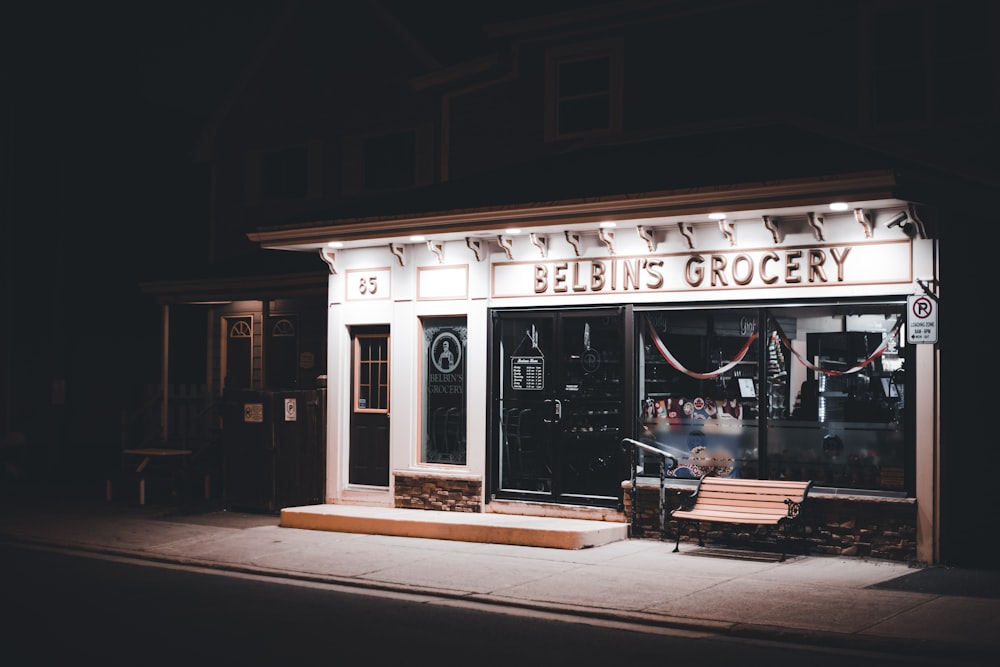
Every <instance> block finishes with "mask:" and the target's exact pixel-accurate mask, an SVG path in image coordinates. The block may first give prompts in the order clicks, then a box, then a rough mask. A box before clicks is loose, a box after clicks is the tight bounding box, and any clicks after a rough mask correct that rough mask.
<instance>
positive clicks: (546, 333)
mask: <svg viewBox="0 0 1000 667" xmlns="http://www.w3.org/2000/svg"><path fill="white" fill-rule="evenodd" d="M498 326H499V331H498V339H499V351H498V353H499V364H498V367H499V368H498V370H499V376H500V377H499V378H498V382H499V386H498V388H497V390H498V393H499V396H500V401H499V406H498V407H499V415H500V488H501V489H509V490H514V491H521V492H526V493H528V494H539V495H548V494H550V493H551V491H552V480H553V458H552V453H553V450H552V444H553V443H552V437H551V435H552V431H553V423H554V422H553V419H554V418H555V413H554V409H555V408H554V403H553V402H552V401H551V400H550V399H549V394H550V393H551V391H552V363H553V359H552V357H551V354H550V352H551V351H552V349H553V345H554V319H553V318H552V317H551V316H548V317H546V316H542V315H538V316H536V317H531V316H509V317H502V318H500V319H499V325H498Z"/></svg>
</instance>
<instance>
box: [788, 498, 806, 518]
mask: <svg viewBox="0 0 1000 667" xmlns="http://www.w3.org/2000/svg"><path fill="white" fill-rule="evenodd" d="M785 504H786V505H788V515H787V518H789V519H794V518H796V517H798V515H799V512H801V511H802V503H800V502H798V501H795V500H792V499H791V498H785Z"/></svg>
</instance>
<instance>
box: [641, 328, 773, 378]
mask: <svg viewBox="0 0 1000 667" xmlns="http://www.w3.org/2000/svg"><path fill="white" fill-rule="evenodd" d="M646 325H647V328H648V329H649V337H650V340H651V341H652V342H653V345H654V346H655V347H656V351H657V352H659V353H660V356H662V357H663V358H664V359H666V361H667V363H668V364H670V365H671V366H673V367H674V368H676V369H677V370H679V371H680V372H681V373H684V374H685V375H688V376H690V377H693V378H698V379H699V380H709V379H711V378H715V377H719V376H720V375H723V374H725V373H728V372H729V371H730V370H732V369H733V367H734V366H736V364H738V363H739V362H741V361H743V357H745V356H747V351H749V349H750V344H751V343H753V342H754V340H755V339H756V338H757V332H756V331H755V332H753V333H752V334H750V338H748V339H747V342H746V343H744V344H743V347H742V348H741V349H740V351H739V352H737V353H736V356H735V357H733V360H732V361H730V362H729V363H728V364H726V365H725V366H722V367H721V368H718V369H716V370H714V371H711V372H708V373H698V372H696V371H689V370H688V369H686V368H684V366H683V365H682V364H681V362H679V361H677V359H675V358H674V355H672V354H670V350H668V349H667V346H666V345H664V344H663V341H661V340H660V337H659V336H658V335H657V334H656V329H654V328H653V325H652V323H650V322H649V321H648V320H647V321H646Z"/></svg>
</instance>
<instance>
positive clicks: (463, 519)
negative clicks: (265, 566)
mask: <svg viewBox="0 0 1000 667" xmlns="http://www.w3.org/2000/svg"><path fill="white" fill-rule="evenodd" d="M279 525H280V526H282V527H285V528H304V529H307V530H329V531H333V532H340V533H364V534H368V535H392V536H395V537H425V538H430V539H436V540H457V541H460V542H486V543H489V544H513V545H518V546H529V547H549V548H552V549H586V548H588V547H595V546H600V545H602V544H608V543H610V542H617V541H619V540H625V539H628V524H627V523H621V522H617V521H590V520H587V519H565V518H553V517H539V516H522V515H516V514H497V513H482V514H477V513H472V512H444V511H432V510H420V509H402V508H396V507H368V506H360V505H305V506H301V507H286V508H283V509H282V510H281V519H280V522H279Z"/></svg>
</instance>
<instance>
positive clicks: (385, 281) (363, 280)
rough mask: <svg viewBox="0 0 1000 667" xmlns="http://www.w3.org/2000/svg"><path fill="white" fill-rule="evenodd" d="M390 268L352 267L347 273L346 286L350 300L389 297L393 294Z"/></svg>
mask: <svg viewBox="0 0 1000 667" xmlns="http://www.w3.org/2000/svg"><path fill="white" fill-rule="evenodd" d="M391 275H392V272H391V271H390V270H389V269H388V268H378V269H351V270H350V271H347V272H346V273H345V286H346V288H347V299H348V300H349V301H361V300H363V301H370V300H373V299H388V298H389V297H390V295H391V291H390V289H389V278H390V276H391Z"/></svg>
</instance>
